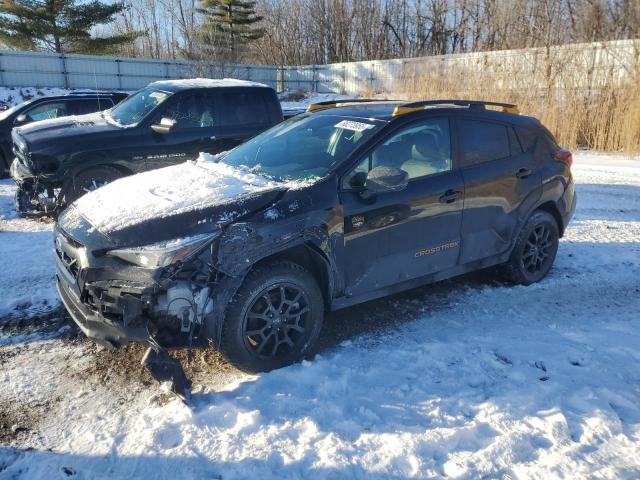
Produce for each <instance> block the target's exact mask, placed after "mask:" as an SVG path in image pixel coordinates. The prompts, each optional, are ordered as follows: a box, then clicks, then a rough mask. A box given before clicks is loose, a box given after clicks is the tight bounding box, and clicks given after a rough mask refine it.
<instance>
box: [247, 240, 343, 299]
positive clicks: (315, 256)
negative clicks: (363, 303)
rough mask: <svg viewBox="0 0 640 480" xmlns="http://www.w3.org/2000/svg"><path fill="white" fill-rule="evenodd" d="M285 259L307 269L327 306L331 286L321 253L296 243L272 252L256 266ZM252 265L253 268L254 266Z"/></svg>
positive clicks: (325, 263)
mask: <svg viewBox="0 0 640 480" xmlns="http://www.w3.org/2000/svg"><path fill="white" fill-rule="evenodd" d="M278 260H287V261H290V262H293V263H297V264H298V265H300V266H302V267H304V268H305V269H306V270H308V271H309V272H310V273H311V274H312V275H313V277H314V278H315V280H316V282H318V286H319V287H320V290H321V291H322V296H323V299H324V302H325V307H327V308H328V307H329V304H330V303H331V287H330V280H329V269H328V265H327V261H326V260H325V259H324V256H323V255H322V253H320V252H318V251H317V250H316V249H315V248H313V247H312V246H310V245H306V244H304V245H296V246H294V247H291V248H288V249H286V250H283V251H281V252H277V253H274V254H273V255H270V256H268V257H265V258H263V259H262V260H260V261H259V262H258V263H257V264H256V266H258V265H265V264H268V263H271V262H273V261H278ZM256 266H254V268H255V267H256Z"/></svg>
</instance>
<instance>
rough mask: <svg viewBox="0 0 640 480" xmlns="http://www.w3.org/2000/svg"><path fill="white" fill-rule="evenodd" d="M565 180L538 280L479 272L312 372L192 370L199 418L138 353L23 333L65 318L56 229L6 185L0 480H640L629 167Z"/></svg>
mask: <svg viewBox="0 0 640 480" xmlns="http://www.w3.org/2000/svg"><path fill="white" fill-rule="evenodd" d="M573 170H574V173H575V177H576V181H577V184H578V186H577V191H578V195H579V199H578V210H577V212H576V215H575V218H574V220H573V223H572V225H571V226H570V228H569V229H568V231H567V234H566V236H565V238H564V239H563V240H562V242H561V246H560V250H559V253H558V258H557V261H556V265H555V267H554V268H553V270H552V271H551V274H550V276H549V277H548V278H547V279H545V280H544V281H543V282H541V283H539V284H536V285H533V286H530V287H512V286H508V285H504V284H502V283H500V282H499V281H496V280H493V279H492V277H491V276H490V275H488V274H486V273H480V274H474V275H468V276H465V277H463V278H460V279H456V280H451V281H447V282H442V283H439V284H437V285H433V286H429V287H424V288H421V289H417V290H413V291H410V292H407V293H404V294H402V295H397V296H394V297H391V298H387V299H382V300H379V301H375V302H370V303H368V304H365V305H362V306H359V307H354V308H350V309H348V310H344V311H341V312H338V313H336V314H333V315H331V316H330V318H329V319H328V321H327V324H326V327H327V328H326V329H325V332H324V335H323V339H322V342H323V348H322V349H321V353H320V355H318V356H317V357H316V358H315V359H314V360H313V361H311V362H305V363H303V364H299V365H294V366H291V367H288V368H284V369H281V370H278V371H275V372H271V373H269V374H264V375H260V376H254V377H249V376H246V375H242V374H240V373H238V372H236V371H234V370H233V369H232V368H231V367H229V366H228V365H226V364H225V363H224V362H223V361H222V360H221V359H220V358H219V357H218V356H217V355H216V354H215V352H200V353H199V354H198V355H197V356H196V359H195V361H194V362H192V364H191V365H190V366H189V370H188V373H189V375H190V376H191V377H192V378H193V379H194V382H195V389H194V390H195V392H194V398H193V404H192V405H191V407H187V406H185V405H183V404H182V403H180V402H178V401H174V400H172V399H171V398H170V397H167V396H166V395H165V394H163V393H162V390H161V389H160V388H159V387H158V386H156V385H155V384H153V383H152V382H151V381H150V378H149V377H148V376H147V375H146V373H144V372H143V371H142V370H141V367H140V366H139V365H138V362H139V359H140V356H141V354H142V350H141V349H140V348H138V347H128V348H126V349H124V350H118V351H110V350H104V349H101V348H98V347H96V346H95V345H93V344H92V343H91V342H89V341H88V340H86V339H83V338H82V337H81V336H77V332H76V330H75V329H74V328H73V327H72V326H70V325H68V324H67V323H66V322H64V321H63V320H60V319H59V318H58V315H57V314H56V312H55V311H53V312H50V314H49V315H48V316H47V317H45V318H44V319H43V317H36V318H35V319H32V320H28V319H26V317H28V316H30V315H33V314H34V313H40V314H41V313H42V312H43V311H47V309H52V308H54V307H55V305H56V301H55V295H54V293H53V290H52V285H53V281H52V277H53V263H52V259H51V254H50V245H49V243H50V241H51V239H50V232H49V230H50V228H51V226H50V225H48V224H42V223H37V222H34V221H29V220H22V219H18V218H16V216H15V212H14V211H13V210H12V206H11V198H10V197H11V195H12V186H11V184H10V182H8V181H3V182H0V272H1V273H0V275H1V276H0V282H1V283H0V289H1V293H0V311H2V312H4V313H3V314H0V317H1V316H2V315H4V318H5V319H9V318H11V319H12V320H10V321H9V320H5V321H6V322H7V323H6V325H5V326H4V327H2V328H0V442H2V443H0V479H4V478H11V479H33V478H35V479H39V478H43V479H44V478H46V479H48V478H78V479H80V478H82V479H88V478H147V477H149V476H153V477H154V478H157V479H162V478H175V477H180V478H222V479H236V478H260V479H266V478H326V479H339V478H394V479H395V478H397V479H399V478H439V477H449V478H510V479H529V478H540V479H549V478H616V479H619V478H628V479H632V478H633V479H637V478H640V314H639V312H640V158H638V159H634V160H625V159H623V158H621V157H616V156H604V155H595V154H584V153H582V154H578V155H576V156H575V164H574V168H573ZM34 287H35V291H32V290H33V289H34ZM43 300H46V304H45V303H43ZM19 309H22V310H19ZM9 312H11V313H10V315H8V313H9ZM16 319H18V320H19V321H18V320H16ZM16 322H17V323H16ZM0 324H1V321H0Z"/></svg>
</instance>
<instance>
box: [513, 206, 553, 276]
mask: <svg viewBox="0 0 640 480" xmlns="http://www.w3.org/2000/svg"><path fill="white" fill-rule="evenodd" d="M559 239H560V233H559V230H558V224H557V222H556V219H555V218H554V217H553V216H552V215H551V214H549V213H547V212H545V211H542V210H538V211H535V212H534V213H533V214H532V215H531V217H529V219H528V220H527V222H526V223H525V225H524V227H522V230H521V231H520V234H519V235H518V239H517V240H516V244H515V246H514V248H513V251H512V253H511V258H510V259H509V261H508V262H507V263H506V265H505V267H506V273H507V276H508V277H509V279H510V280H511V281H513V282H514V283H519V284H522V285H530V284H532V283H535V282H539V281H540V280H542V279H543V278H544V277H545V276H546V275H547V274H548V273H549V270H551V267H552V266H553V262H554V260H555V258H556V254H557V253H558V245H559Z"/></svg>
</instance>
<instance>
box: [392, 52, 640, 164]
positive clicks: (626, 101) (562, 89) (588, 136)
mask: <svg viewBox="0 0 640 480" xmlns="http://www.w3.org/2000/svg"><path fill="white" fill-rule="evenodd" d="M584 60H585V59H584V58H583V57H578V56H575V55H574V57H570V56H568V55H565V56H564V57H559V56H553V55H552V54H550V53H549V52H544V51H542V53H540V52H538V54H537V55H536V57H535V58H527V59H524V60H523V61H522V62H519V61H515V62H514V61H513V59H509V61H503V63H499V62H498V63H496V62H495V61H493V62H492V63H491V64H487V62H486V59H474V61H472V62H469V61H465V62H464V63H463V62H460V64H459V65H456V64H454V65H453V66H452V65H450V64H449V65H447V66H446V69H445V68H433V67H431V68H429V67H427V68H425V66H424V65H419V66H415V67H413V68H408V69H405V74H404V76H403V79H402V82H399V84H401V85H403V88H402V91H399V92H395V94H396V95H403V96H405V97H406V98H410V99H438V98H443V99H444V98H466V99H477V100H490V101H502V102H509V103H515V104H517V105H518V107H519V108H520V112H521V113H523V114H528V115H533V116H535V117H537V118H539V119H540V120H541V121H542V122H543V123H544V125H545V126H547V127H548V128H549V129H550V130H551V131H552V132H553V133H554V135H555V136H556V138H557V139H558V142H559V143H560V144H561V145H563V146H566V147H569V148H576V147H581V148H589V149H594V150H602V151H619V152H626V153H637V152H640V68H637V65H634V67H633V68H629V67H628V64H627V65H625V66H624V68H623V67H621V66H615V67H607V69H603V68H597V67H598V65H597V64H596V65H595V68H594V64H593V62H589V61H584ZM474 62H475V63H474ZM482 62H484V63H482ZM609 63H611V62H609Z"/></svg>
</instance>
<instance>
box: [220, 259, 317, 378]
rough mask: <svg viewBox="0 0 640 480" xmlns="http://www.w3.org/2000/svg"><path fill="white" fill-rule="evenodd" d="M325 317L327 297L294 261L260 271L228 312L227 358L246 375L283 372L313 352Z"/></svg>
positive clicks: (223, 347)
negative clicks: (277, 369) (325, 300)
mask: <svg viewBox="0 0 640 480" xmlns="http://www.w3.org/2000/svg"><path fill="white" fill-rule="evenodd" d="M323 317H324V302H323V298H322V293H321V291H320V288H319V287H318V285H317V283H316V281H315V279H314V278H313V276H312V275H311V274H310V273H309V272H308V271H307V270H305V269H304V268H302V267H301V266H300V265H297V264H295V263H291V262H278V263H272V264H269V265H265V266H261V267H258V268H256V269H254V270H253V271H251V272H250V273H249V274H248V275H247V278H246V279H245V281H244V283H243V285H242V286H241V287H240V289H239V290H238V292H237V293H236V295H235V296H234V298H233V300H232V301H231V302H230V304H229V307H228V308H227V312H226V315H225V319H224V325H223V327H222V338H221V345H220V346H221V350H222V353H223V354H224V355H225V356H226V357H227V358H228V359H229V360H230V361H231V363H233V364H234V365H235V366H236V367H238V368H239V369H241V370H244V371H246V372H261V371H269V370H273V369H276V368H280V367H284V366H286V365H289V364H291V363H294V362H296V361H299V360H301V359H302V358H304V357H306V356H308V355H309V354H311V353H312V352H313V349H314V347H315V344H316V341H317V339H318V336H319V334H320V330H321V328H322V320H323Z"/></svg>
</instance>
